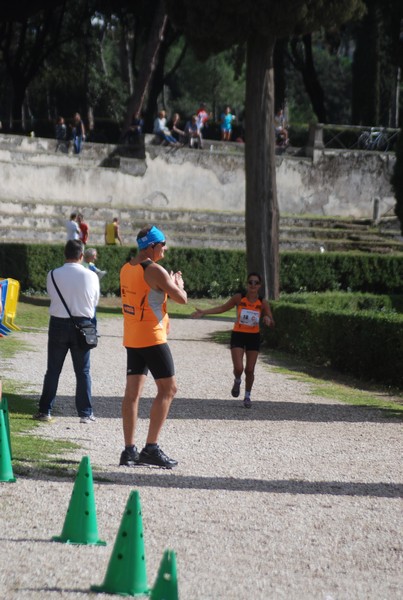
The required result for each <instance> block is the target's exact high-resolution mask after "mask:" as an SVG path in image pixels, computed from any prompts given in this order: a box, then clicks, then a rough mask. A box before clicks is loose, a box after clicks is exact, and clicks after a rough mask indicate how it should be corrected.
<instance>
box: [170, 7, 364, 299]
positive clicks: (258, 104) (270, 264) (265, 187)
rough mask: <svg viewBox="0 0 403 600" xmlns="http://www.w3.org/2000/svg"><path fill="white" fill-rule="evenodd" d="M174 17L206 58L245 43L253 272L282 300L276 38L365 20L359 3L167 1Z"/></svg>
mask: <svg viewBox="0 0 403 600" xmlns="http://www.w3.org/2000/svg"><path fill="white" fill-rule="evenodd" d="M166 6H167V10H168V15H169V16H170V18H171V19H172V21H173V23H174V24H175V25H176V26H177V27H178V28H179V29H180V30H181V31H183V32H184V34H185V36H186V38H187V40H188V41H189V43H190V44H191V45H192V47H193V48H194V49H195V52H196V54H197V55H198V56H199V57H200V58H207V57H208V56H209V55H211V54H216V53H218V52H220V51H223V50H225V49H227V48H231V47H233V46H235V45H238V44H240V43H243V42H244V43H246V48H247V51H246V52H247V60H246V99H245V113H246V114H245V119H246V132H245V141H246V147H245V170H246V208H245V221H246V249H247V262H248V269H249V270H258V271H260V272H261V273H262V277H263V282H264V286H265V290H266V293H267V294H268V295H269V297H271V298H276V297H277V296H278V295H279V290H280V281H279V210H278V203H277V190H276V171H275V143H274V108H275V100H274V85H273V53H274V46H275V43H276V40H277V39H278V38H280V39H281V38H284V37H288V36H290V35H302V34H304V33H309V32H312V31H315V30H316V29H318V28H319V27H320V26H322V25H326V24H327V23H329V24H330V23H331V24H334V23H341V22H343V21H348V20H350V19H353V18H358V17H360V16H361V14H362V12H363V10H364V6H363V4H362V2H361V0H338V1H336V0H327V1H324V0H310V1H308V0H283V1H282V2H278V0H255V2H253V3H250V2H245V1H244V0H232V1H231V2H225V1H223V0H204V2H203V5H202V7H201V6H200V4H199V3H197V2H194V1H193V0H166Z"/></svg>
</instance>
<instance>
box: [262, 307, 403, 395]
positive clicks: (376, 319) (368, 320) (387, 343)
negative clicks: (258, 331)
mask: <svg viewBox="0 0 403 600" xmlns="http://www.w3.org/2000/svg"><path fill="white" fill-rule="evenodd" d="M272 308H273V316H274V319H275V321H276V327H275V329H274V330H267V329H266V330H265V332H264V336H265V339H266V341H267V345H268V346H269V347H270V348H276V349H278V350H282V351H285V352H289V353H291V354H295V355H297V356H300V357H301V358H304V359H305V360H307V361H308V362H312V363H314V364H318V365H326V366H331V367H333V368H334V369H336V370H338V371H341V372H344V373H348V374H350V375H354V376H355V377H359V378H360V379H364V380H366V381H377V382H382V383H383V384H390V385H394V386H398V387H400V388H401V387H402V386H403V371H402V369H401V365H402V364H403V317H402V316H400V315H398V314H393V313H392V312H386V313H382V312H379V313H375V312H369V311H362V312H341V311H338V310H329V309H321V308H318V307H314V306H303V305H299V304H292V303H288V302H286V301H281V300H280V301H278V302H273V303H272Z"/></svg>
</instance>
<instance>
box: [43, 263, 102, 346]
mask: <svg viewBox="0 0 403 600" xmlns="http://www.w3.org/2000/svg"><path fill="white" fill-rule="evenodd" d="M50 275H51V277H52V281H53V285H54V286H55V288H56V291H57V293H58V294H59V297H60V300H61V301H62V302H63V305H64V308H65V309H66V310H67V312H68V314H69V316H70V319H71V320H72V321H73V323H74V326H75V328H76V333H77V342H78V345H79V347H80V348H81V349H82V350H92V348H96V347H97V345H98V334H97V328H96V325H94V323H91V322H89V323H77V321H76V320H75V319H74V317H73V315H72V314H71V312H70V311H69V307H68V306H67V304H66V302H65V301H64V298H63V296H62V294H61V292H60V290H59V288H58V287H57V284H56V281H55V278H54V277H53V271H51V273H50Z"/></svg>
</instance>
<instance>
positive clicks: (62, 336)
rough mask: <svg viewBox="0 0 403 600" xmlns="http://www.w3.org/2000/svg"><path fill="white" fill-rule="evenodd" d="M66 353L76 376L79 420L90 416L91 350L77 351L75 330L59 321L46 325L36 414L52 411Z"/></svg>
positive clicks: (71, 325)
mask: <svg viewBox="0 0 403 600" xmlns="http://www.w3.org/2000/svg"><path fill="white" fill-rule="evenodd" d="M89 320H90V319H86V318H84V317H76V321H77V322H87V323H88V321H89ZM69 350H70V352H71V358H72V360H73V367H74V372H75V374H76V408H77V412H78V415H79V417H88V416H89V415H90V414H92V404H91V375H90V350H82V349H81V348H79V346H78V342H77V334H76V330H75V327H74V324H73V322H72V321H71V319H59V318H58V317H50V321H49V334H48V367H47V371H46V374H45V378H44V381H43V390H42V395H41V398H40V400H39V412H41V413H45V414H47V413H50V411H51V410H52V408H53V405H54V403H55V398H56V393H57V386H58V384H59V377H60V373H61V372H62V368H63V364H64V359H65V358H66V354H67V352H68V351H69Z"/></svg>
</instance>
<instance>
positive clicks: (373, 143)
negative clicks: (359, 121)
mask: <svg viewBox="0 0 403 600" xmlns="http://www.w3.org/2000/svg"><path fill="white" fill-rule="evenodd" d="M320 126H321V127H322V129H323V145H324V147H325V148H342V149H345V150H373V151H377V152H389V151H391V150H394V149H395V145H396V142H397V138H398V135H399V131H400V129H392V128H390V127H360V126H358V125H320Z"/></svg>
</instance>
